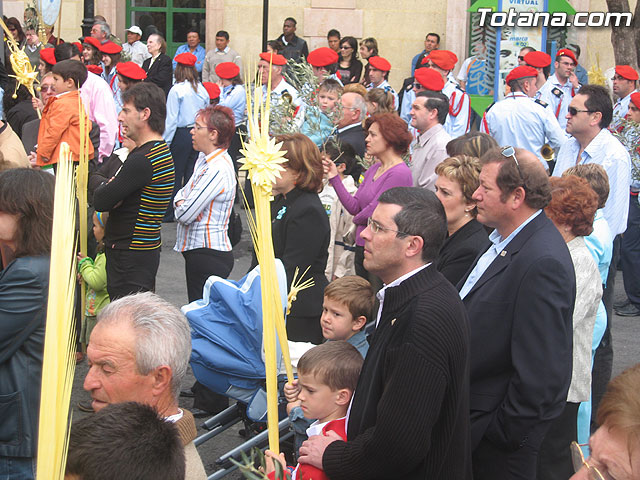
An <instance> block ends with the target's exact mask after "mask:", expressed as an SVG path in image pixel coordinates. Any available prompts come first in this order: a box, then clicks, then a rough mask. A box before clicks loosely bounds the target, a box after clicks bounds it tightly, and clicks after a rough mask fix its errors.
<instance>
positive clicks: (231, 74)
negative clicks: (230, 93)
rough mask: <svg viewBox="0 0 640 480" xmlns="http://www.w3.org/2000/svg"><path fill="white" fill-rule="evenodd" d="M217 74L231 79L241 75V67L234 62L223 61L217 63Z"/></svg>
mask: <svg viewBox="0 0 640 480" xmlns="http://www.w3.org/2000/svg"><path fill="white" fill-rule="evenodd" d="M216 75H218V76H219V77H220V78H224V79H227V80H230V79H232V78H235V77H237V76H238V75H240V67H239V66H238V65H236V64H235V63H233V62H223V63H219V64H218V65H216Z"/></svg>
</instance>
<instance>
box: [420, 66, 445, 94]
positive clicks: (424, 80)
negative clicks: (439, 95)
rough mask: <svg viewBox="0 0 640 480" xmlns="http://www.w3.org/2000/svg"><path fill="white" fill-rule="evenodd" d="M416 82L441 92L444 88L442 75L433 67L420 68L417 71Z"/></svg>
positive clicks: (428, 88)
mask: <svg viewBox="0 0 640 480" xmlns="http://www.w3.org/2000/svg"><path fill="white" fill-rule="evenodd" d="M415 78H416V82H418V83H419V84H420V85H422V86H423V87H424V88H426V89H427V90H433V91H434V92H440V91H441V90H442V89H443V88H444V80H443V79H442V75H440V74H439V73H438V72H436V71H435V70H434V69H432V68H418V69H416V73H415Z"/></svg>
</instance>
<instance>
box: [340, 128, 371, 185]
mask: <svg viewBox="0 0 640 480" xmlns="http://www.w3.org/2000/svg"><path fill="white" fill-rule="evenodd" d="M366 136H367V134H366V133H365V131H364V128H362V125H361V124H358V125H356V126H355V127H351V128H349V129H347V130H345V131H344V132H338V134H337V138H338V140H339V141H340V142H343V143H348V144H349V145H351V146H352V147H353V150H354V151H355V153H356V155H358V156H359V157H362V158H364V154H365V151H366V150H367V146H366V145H365V143H364V139H365V137H366ZM361 173H362V165H360V163H357V162H356V164H355V165H354V166H353V169H352V171H351V176H352V177H353V179H354V180H355V182H356V185H357V184H358V182H359V181H360V174H361Z"/></svg>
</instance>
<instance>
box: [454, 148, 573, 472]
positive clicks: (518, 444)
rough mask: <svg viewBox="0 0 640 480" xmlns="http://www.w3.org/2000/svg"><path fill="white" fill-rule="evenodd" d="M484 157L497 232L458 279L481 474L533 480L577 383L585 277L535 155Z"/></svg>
mask: <svg viewBox="0 0 640 480" xmlns="http://www.w3.org/2000/svg"><path fill="white" fill-rule="evenodd" d="M481 163H482V171H481V173H480V186H479V187H478V189H477V190H476V191H475V193H474V194H473V198H474V199H475V200H476V201H477V202H478V221H480V222H481V223H483V224H484V225H486V226H489V227H493V228H495V230H494V231H493V232H492V233H491V235H490V237H489V239H490V240H491V245H490V247H489V249H488V250H487V251H486V252H485V253H484V254H483V255H481V256H480V257H479V258H478V259H477V260H476V263H475V264H474V267H473V268H472V270H471V271H470V273H469V274H468V275H467V277H466V279H464V280H462V281H461V283H460V284H459V285H458V286H459V287H461V290H460V296H461V298H462V299H463V301H464V304H465V306H466V307H467V312H468V313H469V322H470V335H471V374H470V377H471V441H472V449H473V476H474V478H475V479H476V480H483V479H491V480H495V479H498V478H499V479H501V480H507V479H516V478H517V479H531V480H533V479H535V478H536V459H537V455H538V450H539V448H540V444H541V443H542V440H543V439H544V436H545V434H546V432H547V430H548V428H549V425H550V423H551V421H552V420H553V419H555V418H556V417H558V416H559V415H560V413H561V412H562V410H563V408H564V405H565V402H566V399H567V391H568V389H569V382H570V380H571V358H572V332H573V330H572V314H573V304H574V300H575V274H574V270H573V264H572V262H571V257H570V256H569V251H568V249H567V246H566V244H565V242H564V240H563V239H562V237H561V236H560V233H559V232H558V230H557V229H556V227H555V226H554V225H553V223H551V221H550V220H549V219H548V218H547V216H546V215H545V214H544V211H543V210H542V209H544V207H545V206H546V205H547V204H548V203H549V201H550V200H551V188H550V185H549V179H548V177H547V174H546V172H545V171H544V169H543V167H542V165H541V163H540V161H539V160H538V159H537V158H536V157H535V155H533V154H532V153H530V152H528V151H526V150H521V149H513V148H512V147H505V148H494V149H492V150H490V151H489V152H487V153H486V154H485V155H484V156H483V157H482V158H481Z"/></svg>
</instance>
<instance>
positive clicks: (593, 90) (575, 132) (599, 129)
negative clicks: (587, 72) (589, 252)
mask: <svg viewBox="0 0 640 480" xmlns="http://www.w3.org/2000/svg"><path fill="white" fill-rule="evenodd" d="M568 110H569V112H568V113H567V133H569V134H570V135H572V136H573V138H570V139H568V140H567V141H566V142H565V144H564V145H563V146H562V148H560V151H559V152H558V155H557V160H556V166H555V169H554V170H553V176H554V177H559V176H561V175H562V172H564V171H565V170H566V169H567V168H569V167H573V166H574V165H579V164H585V163H597V164H599V165H602V167H603V168H604V169H605V171H606V172H607V175H608V177H609V198H608V199H607V203H606V204H605V206H604V209H603V212H602V213H603V214H604V218H605V219H606V220H607V223H608V224H609V228H611V232H612V233H613V234H614V235H618V234H620V233H624V231H625V230H626V229H627V214H628V212H629V185H630V184H631V160H630V158H629V153H628V152H627V150H626V149H625V148H624V146H623V145H622V144H621V143H620V141H618V140H617V139H616V138H615V137H614V136H613V135H611V133H610V132H609V130H607V127H608V126H609V124H610V123H611V118H612V115H613V107H612V105H611V99H610V97H609V93H608V92H607V90H606V89H605V88H604V87H601V86H599V85H585V86H584V87H582V89H580V93H578V94H577V95H576V96H575V97H573V100H571V104H570V105H569V107H568Z"/></svg>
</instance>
